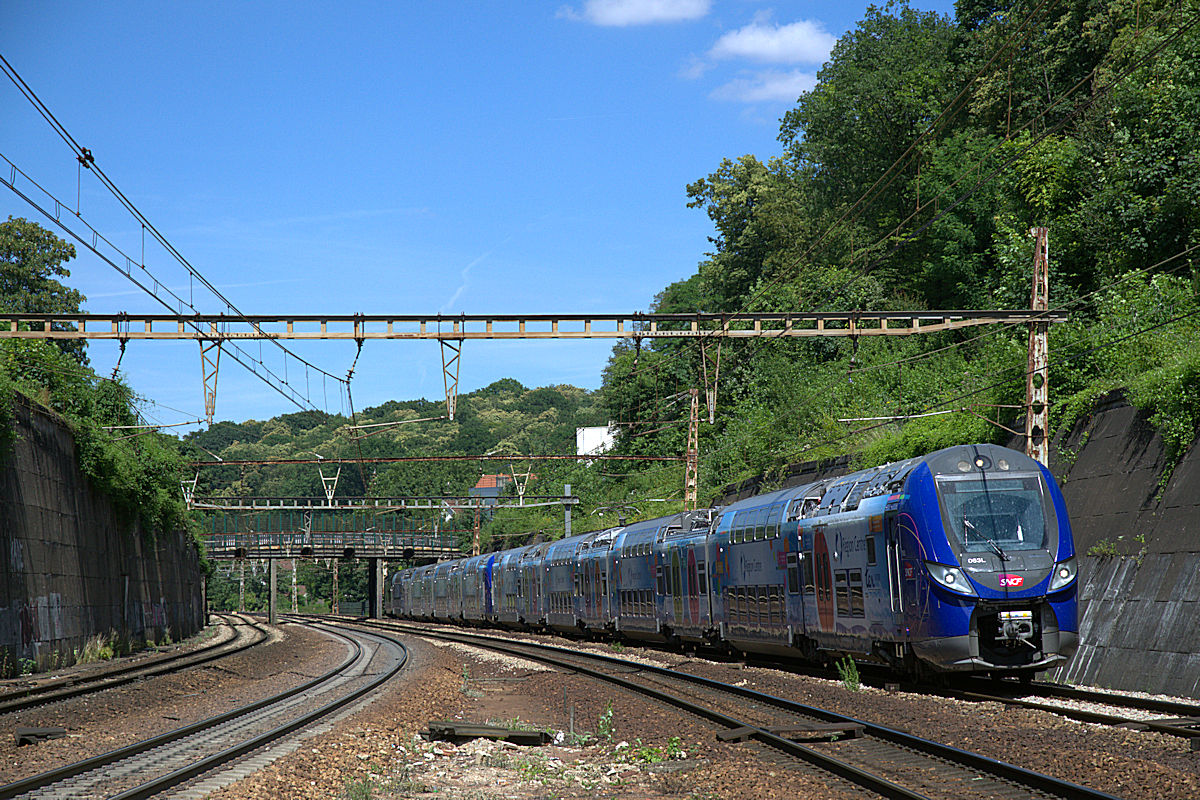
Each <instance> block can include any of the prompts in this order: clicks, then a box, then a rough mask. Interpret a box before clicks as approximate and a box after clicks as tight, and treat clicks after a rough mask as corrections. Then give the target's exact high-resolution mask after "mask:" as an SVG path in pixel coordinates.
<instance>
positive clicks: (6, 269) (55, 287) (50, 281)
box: [0, 217, 87, 364]
mask: <svg viewBox="0 0 1200 800" xmlns="http://www.w3.org/2000/svg"><path fill="white" fill-rule="evenodd" d="M74 257H75V246H74V245H73V244H70V243H69V242H65V241H63V240H62V239H60V238H58V237H57V236H55V235H54V234H53V233H51V232H50V231H48V230H46V229H45V228H43V227H42V226H41V225H38V224H37V223H36V222H30V221H29V220H26V219H22V218H20V217H9V218H8V221H7V222H2V223H0V313H6V314H21V313H26V312H28V313H31V314H77V313H79V311H80V306H81V305H82V304H83V302H84V301H85V300H86V299H87V298H85V297H84V296H83V295H82V294H81V293H80V292H78V291H77V290H75V289H70V288H68V287H66V286H63V285H62V284H61V283H59V282H58V281H57V280H55V279H54V277H53V276H57V277H62V278H67V277H70V275H71V273H70V271H68V270H67V268H66V267H64V266H63V264H65V263H66V262H67V261H70V260H71V259H72V258H74ZM56 329H58V330H62V329H64V326H56ZM58 344H59V347H60V349H62V350H63V351H64V352H67V353H70V354H71V355H73V356H74V357H75V359H76V360H77V361H79V363H80V364H86V363H87V355H86V354H85V352H84V346H85V344H84V342H82V341H70V342H59V343H58Z"/></svg>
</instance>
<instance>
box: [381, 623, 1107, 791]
mask: <svg viewBox="0 0 1200 800" xmlns="http://www.w3.org/2000/svg"><path fill="white" fill-rule="evenodd" d="M396 625H397V626H399V623H397V624H396ZM411 628H412V629H415V630H420V631H422V633H421V635H428V636H435V637H436V636H441V637H444V638H454V639H456V640H458V641H460V642H467V643H471V642H474V643H476V644H478V645H479V646H482V647H496V648H506V647H509V646H511V645H512V644H513V641H512V640H509V639H504V638H500V637H496V636H491V635H488V634H474V633H472V634H468V633H460V632H446V631H430V630H428V629H425V628H420V627H419V626H415V625H412V626H411ZM396 629H399V628H398V627H397V628H396ZM519 644H520V645H523V646H525V647H526V648H529V649H535V650H538V651H543V652H546V653H557V654H566V655H570V656H571V657H574V658H588V659H592V660H596V661H601V662H605V663H608V664H611V665H613V666H618V667H623V668H627V669H632V670H634V671H639V672H649V673H653V674H655V675H660V676H663V677H667V678H671V679H674V680H681V681H686V682H689V683H694V684H696V685H699V686H704V687H706V688H709V689H714V690H717V691H722V692H725V693H728V694H732V695H735V696H738V697H742V698H745V699H749V700H755V701H757V702H760V703H765V704H769V705H772V706H775V707H777V708H781V709H784V710H787V711H790V712H793V713H797V714H804V715H808V716H813V717H817V718H818V719H823V720H825V721H827V722H837V723H845V724H851V725H862V726H863V729H864V732H865V733H866V734H868V735H870V736H874V737H876V738H878V739H881V740H883V741H886V742H888V743H890V744H894V745H898V746H900V747H905V748H909V749H911V750H916V751H918V752H921V753H923V754H925V755H929V756H933V757H936V758H940V759H944V760H946V761H949V762H951V763H953V764H956V765H959V766H965V767H969V768H972V769H976V770H980V771H982V772H986V773H988V774H990V775H992V776H993V777H996V778H999V779H1002V780H1005V781H1011V782H1014V783H1017V784H1019V785H1021V786H1025V787H1030V788H1033V789H1036V790H1038V791H1043V792H1048V793H1052V794H1054V795H1056V796H1059V797H1063V798H1068V800H1120V799H1119V798H1117V797H1115V796H1114V795H1111V794H1107V793H1105V792H1101V791H1098V790H1096V789H1091V788H1089V787H1086V786H1080V785H1079V784H1075V783H1071V782H1070V781H1064V780H1060V779H1058V778H1054V777H1051V776H1049V775H1044V774H1042V773H1039V772H1034V771H1033V770H1029V769H1025V768H1024V767H1019V766H1017V765H1015V764H1009V763H1007V762H1004V761H1000V760H998V759H994V758H989V757H988V756H984V755H980V754H978V753H973V752H970V751H968V750H962V749H960V748H957V747H952V746H950V745H945V744H941V743H940V742H934V741H932V740H929V739H923V738H921V737H919V736H915V735H913V734H910V733H906V732H904V731H900V730H896V729H894V728H889V727H886V726H883V725H877V724H875V723H872V722H866V721H864V720H860V719H856V718H854V717H850V716H846V715H844V714H838V713H836V712H833V711H829V710H827V709H823V708H816V707H814V706H808V705H804V704H802V703H796V702H794V701H792V700H788V699H786V698H782V697H777V696H775V695H770V694H765V693H762V692H757V691H755V690H753V689H747V688H746V687H742V686H734V685H731V684H727V683H723V682H721V681H716V680H713V679H711V678H705V677H703V676H700V675H693V674H691V673H687V672H680V671H678V670H674V669H667V668H665V667H657V666H653V665H647V664H642V663H639V662H632V661H626V660H624V659H620V658H616V657H614V656H608V655H604V654H601V653H581V652H579V651H575V650H570V649H568V648H564V647H558V646H556V645H547V644H541V643H537V642H525V641H521V642H519ZM515 649H519V648H515ZM524 657H530V658H542V657H541V656H539V655H537V654H528V653H526V654H524ZM547 658H549V657H547ZM571 668H572V669H576V668H575V667H571ZM583 669H586V668H583ZM580 671H583V670H582V669H581V670H580ZM603 679H604V680H610V678H609V677H603ZM637 691H641V690H640V689H638V690H637ZM683 702H685V703H686V702H688V701H683ZM697 713H700V712H697ZM731 727H733V726H731ZM737 727H747V728H751V729H753V730H754V731H755V734H754V736H755V738H757V739H759V740H760V741H763V742H764V743H768V744H771V745H772V746H774V745H775V742H774V741H771V740H770V739H769V738H768V737H770V736H772V734H770V732H769V731H766V730H764V729H763V728H761V727H759V726H755V725H750V724H745V723H738V725H737ZM774 738H780V737H774ZM782 741H786V742H790V743H791V744H792V745H796V746H799V747H804V746H803V745H798V743H796V742H791V741H790V740H787V739H784V740H782ZM805 750H811V748H805ZM812 752H813V753H818V751H815V750H812ZM818 755H819V756H820V757H821V758H822V759H824V758H832V757H831V756H827V755H825V754H823V753H818ZM848 766H852V765H848ZM855 769H857V768H855ZM873 777H875V776H873ZM873 791H874V789H873ZM905 791H907V790H905ZM885 796H887V795H885Z"/></svg>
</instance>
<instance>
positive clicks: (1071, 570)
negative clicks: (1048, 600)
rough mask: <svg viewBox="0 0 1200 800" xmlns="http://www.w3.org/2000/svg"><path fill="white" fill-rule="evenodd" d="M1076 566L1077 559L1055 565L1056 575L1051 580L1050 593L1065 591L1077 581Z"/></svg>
mask: <svg viewBox="0 0 1200 800" xmlns="http://www.w3.org/2000/svg"><path fill="white" fill-rule="evenodd" d="M1075 573H1076V566H1075V559H1074V558H1068V559H1067V560H1066V561H1060V562H1058V563H1057V564H1055V565H1054V575H1053V576H1052V577H1051V578H1050V589H1049V590H1048V591H1051V592H1057V591H1058V590H1059V589H1065V588H1067V586H1069V585H1070V584H1071V581H1073V580H1075Z"/></svg>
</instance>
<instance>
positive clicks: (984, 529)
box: [937, 475, 1047, 553]
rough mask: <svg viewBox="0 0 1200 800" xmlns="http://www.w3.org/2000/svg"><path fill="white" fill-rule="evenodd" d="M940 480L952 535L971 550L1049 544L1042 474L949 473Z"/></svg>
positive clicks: (1044, 546)
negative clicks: (951, 475) (976, 476)
mask: <svg viewBox="0 0 1200 800" xmlns="http://www.w3.org/2000/svg"><path fill="white" fill-rule="evenodd" d="M937 483H938V495H939V496H940V497H941V501H942V509H943V510H944V511H945V513H946V519H947V521H948V522H949V527H950V532H951V535H952V536H953V537H954V538H956V539H957V540H958V543H959V545H960V546H961V547H962V548H963V549H964V550H966V551H967V552H969V553H973V552H981V551H992V552H997V551H1004V550H1044V549H1046V546H1047V541H1046V540H1047V526H1046V510H1045V509H1046V504H1045V498H1044V496H1043V492H1042V481H1041V478H1040V476H1036V475H1032V476H1028V477H1019V476H1016V475H1013V476H1006V477H1003V478H988V479H986V480H982V479H962V478H957V479H954V478H949V479H946V478H943V479H939V480H938V482H937Z"/></svg>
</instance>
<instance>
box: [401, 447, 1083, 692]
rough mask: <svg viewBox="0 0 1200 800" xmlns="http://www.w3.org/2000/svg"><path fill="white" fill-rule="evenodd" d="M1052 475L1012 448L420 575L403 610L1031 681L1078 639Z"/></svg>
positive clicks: (935, 456)
mask: <svg viewBox="0 0 1200 800" xmlns="http://www.w3.org/2000/svg"><path fill="white" fill-rule="evenodd" d="M1076 585H1077V582H1076V559H1075V546H1074V543H1073V541H1072V538H1071V526H1070V523H1069V521H1068V520H1067V512H1066V507H1065V505H1064V502H1063V497H1062V493H1061V492H1060V491H1059V488H1058V486H1057V485H1056V484H1055V482H1054V479H1053V477H1052V476H1051V475H1050V473H1049V471H1048V470H1046V468H1045V467H1043V466H1042V465H1040V464H1039V463H1037V462H1036V461H1034V460H1033V459H1031V458H1029V457H1027V456H1025V455H1024V454H1022V453H1019V452H1016V451H1013V450H1009V449H1006V448H1003V447H999V446H996V445H988V444H979V445H961V446H956V447H950V448H947V449H945V450H939V451H937V452H935V453H931V454H929V455H927V456H924V457H922V458H913V459H909V460H907V461H899V462H895V463H891V464H884V465H882V466H879V467H875V468H873V469H868V470H862V471H860V472H855V473H853V474H850V475H845V476H842V477H838V478H830V479H826V480H822V481H818V482H816V483H811V484H808V485H805V486H798V487H793V488H790V489H783V490H781V491H776V492H771V493H768V494H762V495H757V496H754V497H749V498H746V499H744V500H739V501H738V502H735V503H732V504H730V505H727V506H723V507H719V508H712V509H702V510H699V511H685V512H683V513H680V514H675V515H672V516H668V517H660V518H658V519H651V520H645V521H643V522H635V523H633V524H631V525H626V526H624V527H618V528H610V529H608V530H603V531H597V532H591V533H586V534H583V535H580V536H572V537H569V538H565V539H561V540H558V541H554V542H543V543H539V544H532V545H528V546H526V547H519V548H516V549H513V550H505V551H503V552H497V553H488V554H485V555H480V556H475V557H472V558H467V559H460V560H456V561H446V562H443V563H440V564H435V565H428V566H422V567H415V568H412V569H406V570H403V571H401V572H399V573H397V574H396V575H395V576H393V579H392V583H391V593H390V594H391V597H390V601H391V607H392V613H393V614H394V615H396V616H402V617H409V618H415V619H429V620H438V621H443V622H455V623H460V624H473V625H497V626H503V627H508V628H521V629H536V630H552V631H556V632H559V633H563V634H569V635H579V634H584V635H593V636H610V637H620V638H622V639H626V640H634V641H644V642H657V643H667V644H673V645H682V646H685V647H686V646H699V645H713V646H718V647H727V648H729V649H732V650H735V651H740V652H750V653H765V654H773V655H776V656H785V657H796V658H803V659H807V660H811V661H815V662H826V663H827V662H829V661H831V660H833V659H836V658H842V657H844V656H851V657H853V658H854V659H856V660H860V661H864V662H878V663H882V664H885V665H887V666H889V667H891V668H893V669H895V670H898V671H904V672H908V673H911V674H916V675H935V674H945V673H962V672H984V673H991V674H993V675H1018V676H1021V677H1028V676H1031V675H1032V674H1033V673H1034V672H1036V671H1040V670H1046V669H1049V668H1051V667H1054V666H1057V665H1059V664H1061V663H1063V662H1064V661H1065V660H1066V659H1067V658H1069V657H1070V655H1071V654H1072V653H1073V652H1074V651H1075V649H1076V647H1077V646H1078V625H1077V620H1076Z"/></svg>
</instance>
